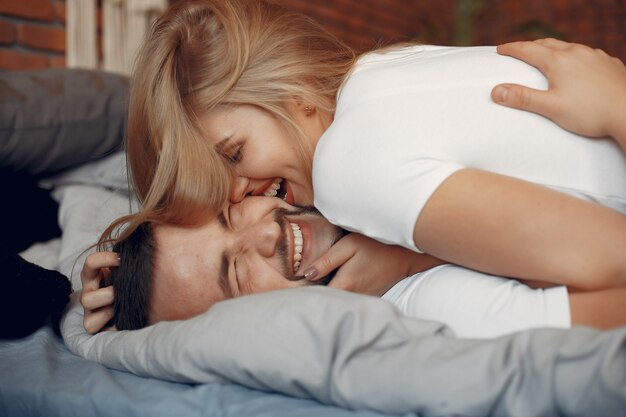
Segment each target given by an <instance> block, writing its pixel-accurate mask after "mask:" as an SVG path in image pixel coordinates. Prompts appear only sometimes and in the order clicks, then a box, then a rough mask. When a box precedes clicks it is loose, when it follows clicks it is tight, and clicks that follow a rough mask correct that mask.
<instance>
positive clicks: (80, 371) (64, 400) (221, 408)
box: [0, 327, 386, 417]
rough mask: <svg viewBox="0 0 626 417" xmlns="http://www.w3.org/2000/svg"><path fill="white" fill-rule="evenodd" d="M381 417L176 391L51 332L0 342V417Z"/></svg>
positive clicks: (242, 392)
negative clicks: (76, 350) (84, 354)
mask: <svg viewBox="0 0 626 417" xmlns="http://www.w3.org/2000/svg"><path fill="white" fill-rule="evenodd" d="M279 415H280V416H293V417H298V416H300V417H335V416H336V417H384V416H386V415H385V414H379V413H375V412H369V411H350V410H344V409H341V408H337V407H331V406H327V405H323V404H320V403H319V402H316V401H312V400H306V399H299V398H292V397H288V396H285V395H281V394H278V393H266V392H261V391H256V390H253V389H250V388H246V387H243V386H240V385H236V384H198V385H196V384H194V385H189V384H181V383H174V382H167V381H163V380H159V379H154V378H144V377H139V376H136V375H133V374H130V373H127V372H121V371H116V370H112V369H108V368H106V367H104V366H102V365H99V364H97V363H95V362H91V361H88V360H85V359H83V358H80V357H78V356H76V355H74V354H72V353H70V352H69V351H68V350H67V348H66V347H65V345H64V344H63V342H62V340H61V339H60V338H59V337H58V336H56V335H55V334H54V333H53V332H52V330H51V329H50V328H49V327H45V328H42V329H41V330H39V331H38V332H36V333H35V334H33V335H31V336H30V337H27V338H25V339H21V340H15V341H0V416H3V417H5V416H6V417H28V416H45V417H55V416H64V417H68V416H76V417H90V416H103V417H106V416H111V417H132V416H150V417H159V416H163V417H173V416H185V417H195V416H223V417H228V416H232V417H247V416H250V417H252V416H254V417H276V416H279Z"/></svg>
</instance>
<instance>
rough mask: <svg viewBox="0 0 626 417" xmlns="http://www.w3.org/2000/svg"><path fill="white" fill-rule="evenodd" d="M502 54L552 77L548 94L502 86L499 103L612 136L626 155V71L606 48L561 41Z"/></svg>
mask: <svg viewBox="0 0 626 417" xmlns="http://www.w3.org/2000/svg"><path fill="white" fill-rule="evenodd" d="M498 53H500V54H502V55H509V56H512V57H514V58H518V59H521V60H523V61H525V62H526V63H528V64H530V65H533V66H535V67H536V68H538V69H539V70H540V71H541V72H543V74H544V75H545V76H546V78H547V79H548V82H549V89H548V91H540V90H534V89H531V88H527V87H523V86H520V85H515V84H501V85H498V86H496V87H495V88H494V89H493V91H492V94H491V96H492V98H493V100H494V101H495V102H496V103H499V104H502V105H505V106H509V107H514V108H517V109H522V110H528V111H531V112H535V113H539V114H541V115H543V116H546V117H548V118H550V119H552V120H553V121H554V122H555V123H557V124H558V125H559V126H561V127H563V128H565V129H567V130H570V131H573V132H576V133H579V134H581V135H585V136H590V137H606V136H612V137H613V138H615V140H616V141H617V142H618V143H619V144H620V145H621V147H622V149H624V150H626V67H624V64H623V63H622V61H620V60H619V59H618V58H614V57H611V56H609V55H607V54H606V53H605V52H603V51H601V50H600V49H593V48H589V47H587V46H584V45H579V44H574V43H567V42H563V41H559V40H556V39H541V40H537V41H533V42H513V43H509V44H505V45H500V46H498Z"/></svg>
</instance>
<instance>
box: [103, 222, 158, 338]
mask: <svg viewBox="0 0 626 417" xmlns="http://www.w3.org/2000/svg"><path fill="white" fill-rule="evenodd" d="M113 251H114V252H117V253H118V254H119V257H120V265H119V267H117V268H112V269H111V275H110V276H109V280H108V282H106V283H104V285H113V288H115V302H114V304H113V308H114V311H115V313H114V316H113V320H112V324H115V327H116V328H117V329H118V330H134V329H141V328H142V327H146V326H147V325H148V318H149V317H148V316H149V312H150V299H151V296H152V275H153V272H154V251H155V242H154V234H153V228H152V225H151V223H150V222H144V223H141V224H140V225H139V226H138V227H137V228H136V229H135V230H133V231H132V233H130V234H129V235H128V237H127V238H125V239H123V240H120V241H118V242H117V243H115V245H114V246H113Z"/></svg>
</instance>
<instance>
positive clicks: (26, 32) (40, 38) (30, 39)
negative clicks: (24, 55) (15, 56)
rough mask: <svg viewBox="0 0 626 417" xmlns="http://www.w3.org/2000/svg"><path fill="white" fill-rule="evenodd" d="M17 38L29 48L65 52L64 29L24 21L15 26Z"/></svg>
mask: <svg viewBox="0 0 626 417" xmlns="http://www.w3.org/2000/svg"><path fill="white" fill-rule="evenodd" d="M17 39H18V42H19V43H20V44H22V45H24V46H29V47H31V48H37V49H44V50H48V51H55V52H65V42H66V41H65V29H61V28H53V27H45V26H38V25H32V24H29V23H24V24H20V25H18V27H17Z"/></svg>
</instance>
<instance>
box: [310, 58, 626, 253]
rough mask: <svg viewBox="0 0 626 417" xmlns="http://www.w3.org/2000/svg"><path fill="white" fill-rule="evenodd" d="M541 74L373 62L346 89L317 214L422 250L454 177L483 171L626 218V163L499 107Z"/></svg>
mask: <svg viewBox="0 0 626 417" xmlns="http://www.w3.org/2000/svg"><path fill="white" fill-rule="evenodd" d="M502 82H513V83H519V84H524V85H528V86H531V87H534V88H540V89H545V88H546V86H547V82H546V80H545V78H544V77H543V75H542V74H541V73H540V72H539V71H538V70H537V69H535V68H533V67H531V66H529V65H527V64H525V63H523V62H521V61H519V60H516V59H513V58H510V57H504V56H500V55H498V54H497V53H496V51H495V48H494V47H471V48H456V47H439V46H413V47H408V48H403V49H398V50H393V51H390V52H387V53H382V54H381V53H371V54H368V55H366V56H364V57H362V58H361V59H360V60H359V61H358V63H357V64H356V66H355V68H354V69H353V72H352V73H351V75H350V76H349V77H348V79H347V80H346V82H345V83H344V85H343V86H342V88H341V90H340V93H339V96H338V101H337V110H336V113H335V119H334V121H333V123H332V124H331V126H330V127H329V129H328V130H327V131H326V132H325V134H324V135H323V136H322V137H321V139H320V141H319V143H318V145H317V148H316V151H315V156H314V161H313V188H314V191H315V206H316V207H317V208H318V209H320V211H321V212H322V213H323V214H324V216H325V217H326V218H327V219H328V220H330V221H331V222H332V223H335V224H337V225H340V226H342V227H344V228H346V229H348V230H351V231H357V232H360V233H362V234H365V235H368V236H370V237H373V238H375V239H377V240H380V241H382V242H386V243H394V244H399V245H402V246H405V247H407V248H409V249H413V250H417V248H416V247H415V245H414V243H413V236H412V233H413V229H414V227H415V222H416V220H417V218H418V216H419V214H420V212H421V210H422V208H423V207H424V205H425V203H426V201H427V200H428V199H429V198H430V196H431V195H432V193H433V192H434V191H435V189H437V187H439V185H440V184H441V183H442V182H443V181H444V180H445V179H446V178H448V177H449V176H450V175H451V174H452V173H454V172H456V171H457V170H459V169H462V168H465V167H468V168H469V167H471V168H477V169H482V170H485V171H490V172H494V173H499V174H503V175H508V176H512V177H516V178H520V179H523V180H527V181H530V182H534V183H538V184H542V185H546V186H549V187H552V188H555V189H558V190H562V191H564V192H568V193H571V194H574V195H577V196H579V197H583V198H587V199H590V200H593V201H596V202H599V203H600V204H603V205H606V206H609V207H613V208H615V209H617V210H620V211H622V212H624V213H626V157H625V156H624V155H623V153H622V152H621V150H620V149H619V147H618V145H616V144H615V143H614V141H612V140H610V139H605V140H590V139H587V138H583V137H580V136H577V135H575V134H572V133H570V132H567V131H565V130H563V129H561V128H559V127H558V126H557V125H556V124H554V123H553V122H551V121H550V120H548V119H546V118H543V117H541V116H538V115H536V114H533V113H528V112H523V111H519V110H514V109H509V108H506V107H503V106H499V105H497V104H495V103H493V102H492V100H491V98H490V93H491V89H492V88H493V87H494V86H495V85H496V84H498V83H502Z"/></svg>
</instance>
